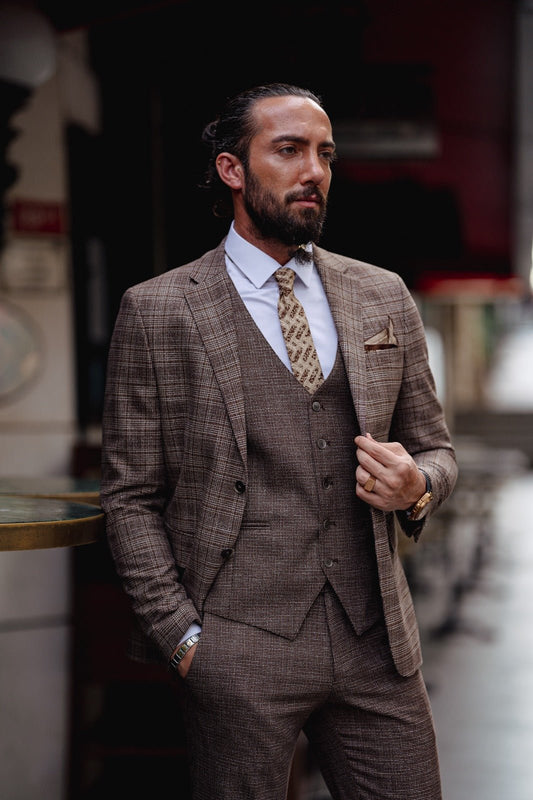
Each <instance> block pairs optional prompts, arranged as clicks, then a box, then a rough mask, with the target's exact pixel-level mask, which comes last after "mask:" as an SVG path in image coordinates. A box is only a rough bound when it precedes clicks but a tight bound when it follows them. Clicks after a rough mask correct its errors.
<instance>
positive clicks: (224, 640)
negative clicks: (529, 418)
mask: <svg viewBox="0 0 533 800" xmlns="http://www.w3.org/2000/svg"><path fill="white" fill-rule="evenodd" d="M313 255H314V261H315V264H316V267H317V269H318V272H319V274H320V278H321V280H322V283H323V286H324V289H325V292H326V295H327V297H328V301H329V304H330V308H331V312H332V316H333V319H334V321H335V325H336V328H337V333H338V341H339V345H338V351H337V358H336V361H335V366H334V368H333V370H332V372H331V374H330V375H329V376H328V378H327V380H326V381H325V383H324V384H323V385H322V386H321V387H320V389H319V390H318V391H317V392H316V393H315V394H314V395H309V394H308V393H307V392H306V391H305V389H303V387H301V386H300V385H299V384H298V383H297V381H296V380H295V378H294V377H293V376H292V375H291V373H290V372H289V371H288V370H287V369H286V368H285V367H284V366H283V364H281V362H280V361H279V359H278V358H277V356H276V355H275V353H274V352H273V351H272V350H271V349H270V347H269V345H268V344H267V343H266V341H265V340H264V339H263V337H262V336H261V333H260V332H259V331H258V329H257V328H256V327H255V324H254V322H253V320H252V319H251V317H249V315H248V313H247V311H246V308H245V307H244V305H243V303H242V301H241V300H240V298H239V296H238V294H237V292H236V291H235V289H234V287H233V286H232V284H231V281H230V279H229V277H228V275H227V272H226V269H225V261H224V242H222V243H221V244H220V245H219V247H218V248H216V249H215V250H213V251H211V252H209V253H206V254H205V255H204V256H202V257H201V258H199V259H198V260H196V261H194V262H192V263H191V264H188V265H186V266H183V267H180V268H178V269H175V270H172V271H169V272H167V273H165V274H164V275H161V276H158V277H156V278H153V279H151V280H149V281H147V282H145V283H143V284H140V285H138V286H136V287H133V288H132V289H130V290H128V291H127V292H126V294H125V296H124V298H123V301H122V305H121V310H120V312H119V315H118V318H117V322H116V326H115V331H114V334H113V341H112V346H111V350H110V356H109V370H108V383H107V387H106V404H105V412H104V447H103V453H104V458H103V477H102V504H103V507H104V510H105V511H106V525H107V533H108V539H109V544H110V547H111V551H112V554H113V557H114V560H115V563H116V565H117V570H118V572H119V574H120V576H121V578H122V580H123V584H124V587H125V589H126V591H127V593H128V594H129V596H130V598H131V600H132V605H133V609H134V611H135V613H136V618H137V620H138V624H139V632H137V633H135V634H134V635H133V637H132V655H133V656H134V657H137V658H140V659H142V660H149V659H150V658H154V657H159V658H161V659H163V660H164V661H165V660H166V661H168V659H169V658H170V656H171V654H172V652H173V651H174V649H175V647H176V645H177V643H178V641H179V640H180V638H181V637H182V635H183V634H184V633H185V631H186V630H187V629H188V627H189V626H190V625H191V623H193V622H199V623H200V624H201V625H202V638H201V640H200V644H199V646H198V649H197V652H196V654H195V658H194V659H193V662H192V667H191V670H190V675H188V677H187V679H186V682H185V683H186V684H187V689H188V711H189V713H188V717H187V720H188V725H189V733H190V741H191V770H192V774H193V782H195V783H196V785H197V786H198V788H197V794H196V795H195V798H198V800H200V798H202V800H203V799H204V798H205V799H206V800H207V798H210V797H213V798H214V797H217V798H226V797H227V798H228V800H229V798H231V797H235V798H237V797H238V798H248V797H249V798H254V800H260V798H265V800H267V798H268V799H269V800H270V799H272V800H274V798H276V800H277V798H278V797H279V798H280V799H281V797H282V796H283V795H282V793H283V786H284V782H286V778H287V773H288V767H289V765H290V756H291V747H292V746H294V743H295V741H296V737H297V735H298V731H299V730H300V729H305V730H306V733H307V734H308V736H309V738H310V739H311V740H312V741H314V742H315V744H316V746H317V751H318V754H319V760H320V763H321V766H322V769H323V772H324V775H325V776H326V778H327V780H328V785H329V786H330V789H331V791H332V793H333V795H334V797H338V798H348V800H355V798H367V797H368V798H369V800H370V798H373V800H375V798H379V797H382V798H389V797H390V798H391V800H392V798H394V800H430V799H431V800H434V798H437V797H439V796H440V795H439V789H438V786H437V784H438V775H437V774H436V773H435V770H433V771H431V770H430V769H429V767H427V766H426V765H427V764H429V763H430V762H431V760H432V756H433V754H434V747H435V744H434V733H433V731H432V727H431V718H430V712H429V709H428V707H427V699H426V697H425V692H424V688H423V684H422V680H421V676H420V672H419V667H420V664H421V653H420V643H419V637H418V628H417V623H416V619H415V615H414V609H413V604H412V599H411V596H410V593H409V588H408V586H407V582H406V579H405V575H404V573H403V569H402V565H401V562H400V559H399V556H398V548H397V535H398V525H397V522H396V521H395V516H394V514H393V513H384V512H381V511H378V510H375V509H373V508H370V507H369V506H367V505H366V504H364V503H362V502H361V501H359V500H358V499H357V497H356V494H355V468H356V465H357V461H356V456H355V445H354V443H353V438H354V436H355V435H357V434H358V433H360V432H363V433H364V432H366V431H369V432H370V433H372V435H373V437H374V438H375V439H377V440H378V441H399V442H401V443H402V444H403V446H404V447H405V449H406V450H407V452H409V453H410V454H411V455H412V456H413V458H414V459H415V461H416V462H417V465H418V466H419V467H420V468H422V469H423V470H424V471H425V472H427V473H428V475H429V476H430V478H431V483H432V490H433V493H434V496H435V501H434V507H435V508H436V507H438V506H439V505H440V503H441V502H442V501H443V500H444V499H446V497H447V496H448V495H449V494H450V492H451V491H452V489H453V485H454V482H455V478H456V466H455V459H454V452H453V448H452V446H451V443H450V438H449V434H448V430H447V427H446V424H445V421H444V417H443V413H442V409H441V406H440V404H439V402H438V400H437V398H436V395H435V387H434V382H433V378H432V375H431V372H430V369H429V366H428V361H427V350H426V344H425V337H424V331H423V326H422V323H421V320H420V317H419V314H418V311H417V309H416V306H415V303H414V302H413V299H412V297H411V295H410V293H409V292H408V290H407V288H406V287H405V285H404V283H403V281H402V280H401V279H400V278H399V277H398V276H397V275H395V274H394V273H391V272H388V271H386V270H383V269H380V268H378V267H374V266H372V265H368V264H364V263H362V262H359V261H355V260H353V259H349V258H346V257H342V256H339V255H335V254H333V253H329V252H327V251H325V250H323V249H321V248H318V247H314V249H313ZM422 527H423V523H422V525H420V526H419V527H418V528H417V529H416V530H415V534H416V535H417V536H418V534H419V533H420V530H421V528H422ZM408 532H409V533H412V532H413V531H412V530H410V531H408ZM402 535H403V534H402ZM381 673H382V674H381ZM341 687H342V688H341ZM337 694H338V698H337V697H336V696H337ZM344 696H346V697H347V698H349V700H348V706H349V708H350V710H349V713H348V714H346V716H345V718H343V712H341V711H339V710H338V709H339V708H340V706H342V703H341V702H340V698H343V697H344ZM399 697H403V698H404V702H405V708H403V710H401V711H398V709H399V707H400V706H401V705H402V702H401V701H399ZM333 698H336V699H335V700H334V699H333ZM413 701H414V702H413ZM343 702H344V701H343ZM413 705H415V706H416V705H419V706H420V708H419V709H418V711H419V714H420V717H419V718H417V719H412V718H411V717H412V716H413V711H412V708H413ZM289 709H290V710H289ZM332 709H335V712H333V710H332ZM414 716H415V717H416V713H415V715H414ZM390 718H394V720H395V721H394V724H393V726H392V727H390V729H387V728H386V726H385V725H384V724H383V720H385V719H390ZM341 719H342V720H343V721H342V723H338V720H341ZM376 720H377V722H376ZM410 725H413V729H415V728H416V726H419V727H418V731H419V734H420V735H419V738H420V739H425V740H426V741H425V742H424V741H422V742H420V747H416V748H415V743H417V736H416V735H413V734H412V732H411V733H409V735H407V733H405V736H403V735H402V732H403V731H404V729H405V730H407V728H408V727H409V726H410ZM354 731H358V733H359V744H358V746H357V747H355V748H352V749H350V748H351V745H350V744H348V745H346V744H345V743H344V744H343V739H346V740H348V741H350V740H351V739H353V738H354V736H353V732H354ZM378 740H379V741H381V746H382V747H383V748H385V750H386V749H387V748H388V749H389V750H390V751H391V752H390V757H389V758H388V759H387V758H385V759H383V754H382V753H376V752H374V751H376V741H378ZM403 742H405V745H404V744H402V743H403ZM370 743H371V744H370ZM426 745H427V747H426ZM402 747H404V748H405V752H403V753H402V755H401V756H400V760H401V761H402V763H404V764H405V763H408V762H409V761H410V760H411V757H412V758H413V759H418V763H419V767H418V769H417V770H416V778H415V779H414V783H413V778H412V775H410V774H409V770H408V769H407V767H405V769H404V768H403V767H399V766H398V763H396V756H397V755H398V754H399V751H400V750H401V749H402ZM415 749H416V752H414V750H415ZM341 754H342V755H341ZM380 758H381V763H383V761H385V763H390V774H389V775H388V776H387V777H386V778H385V779H383V780H381V778H380V779H379V780H378V779H376V777H375V775H374V774H373V773H374V772H375V771H376V764H377V763H378V762H379V759H380ZM230 765H231V766H230ZM333 765H334V766H333ZM402 770H403V772H402ZM354 774H357V777H356V779H354ZM354 780H355V782H354ZM214 781H217V786H216V789H215V788H213V782H214ZM415 784H416V785H415ZM413 786H414V788H413ZM210 787H211V788H210Z"/></svg>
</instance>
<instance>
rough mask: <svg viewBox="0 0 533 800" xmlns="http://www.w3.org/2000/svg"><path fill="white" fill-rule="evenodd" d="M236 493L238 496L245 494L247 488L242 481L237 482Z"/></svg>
mask: <svg viewBox="0 0 533 800" xmlns="http://www.w3.org/2000/svg"><path fill="white" fill-rule="evenodd" d="M235 491H236V492H237V494H244V492H245V491H246V486H245V484H244V483H243V482H242V481H235Z"/></svg>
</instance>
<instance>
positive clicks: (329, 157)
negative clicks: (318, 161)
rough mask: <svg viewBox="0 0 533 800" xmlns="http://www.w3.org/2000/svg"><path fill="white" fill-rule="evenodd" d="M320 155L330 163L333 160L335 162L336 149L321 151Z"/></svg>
mask: <svg viewBox="0 0 533 800" xmlns="http://www.w3.org/2000/svg"><path fill="white" fill-rule="evenodd" d="M320 156H321V158H323V159H324V160H325V161H329V163H330V164H333V162H334V161H335V159H336V155H335V153H334V151H333V150H324V152H323V153H320Z"/></svg>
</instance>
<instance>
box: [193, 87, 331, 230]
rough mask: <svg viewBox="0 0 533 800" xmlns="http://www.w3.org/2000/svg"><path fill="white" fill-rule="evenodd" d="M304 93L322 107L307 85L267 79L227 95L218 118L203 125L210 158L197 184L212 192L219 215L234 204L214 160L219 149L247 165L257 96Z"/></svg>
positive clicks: (231, 211) (215, 212)
mask: <svg viewBox="0 0 533 800" xmlns="http://www.w3.org/2000/svg"><path fill="white" fill-rule="evenodd" d="M287 96H292V97H306V98H308V99H310V100H313V101H314V102H315V103H317V105H319V106H320V108H323V104H322V99H321V98H320V97H319V96H318V95H317V94H315V93H314V92H312V91H311V90H310V89H304V88H302V87H300V86H293V85H291V84H289V83H267V84H263V85H261V86H255V87H254V88H252V89H246V90H245V91H243V92H240V94H238V95H235V97H232V98H229V99H228V100H227V102H226V105H225V106H224V108H223V110H222V111H221V113H220V114H219V116H218V117H217V119H215V120H213V122H210V123H209V124H208V125H206V126H205V128H204V131H203V133H202V141H203V142H204V144H205V145H207V146H208V147H209V148H210V151H211V153H210V158H209V162H208V165H207V169H206V171H205V174H204V180H203V182H202V183H201V184H200V187H201V188H203V189H209V190H210V191H211V192H212V193H213V206H212V208H213V213H214V214H215V216H218V217H226V216H231V215H232V214H233V206H232V203H231V192H230V189H229V187H228V186H226V184H225V183H224V182H223V181H222V180H220V177H219V174H218V171H217V168H216V160H217V157H218V155H219V154H220V153H224V152H227V153H232V154H233V155H235V156H237V158H238V159H239V160H240V161H241V162H242V164H243V165H244V166H245V167H246V166H247V165H248V154H249V149H250V142H251V141H252V139H253V137H254V136H255V134H256V132H257V127H256V123H255V119H254V115H253V108H254V106H255V104H256V103H257V102H258V101H259V100H265V99H266V98H269V97H287Z"/></svg>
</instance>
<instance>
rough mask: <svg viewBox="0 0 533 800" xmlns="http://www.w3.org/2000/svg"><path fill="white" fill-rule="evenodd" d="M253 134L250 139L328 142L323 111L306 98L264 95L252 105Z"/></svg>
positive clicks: (328, 126)
mask: <svg viewBox="0 0 533 800" xmlns="http://www.w3.org/2000/svg"><path fill="white" fill-rule="evenodd" d="M253 113H254V117H255V121H256V123H257V133H256V136H255V137H254V138H257V137H261V138H268V139H273V138H278V137H280V136H286V137H287V138H291V137H300V138H305V139H313V140H317V141H321V142H326V141H330V142H331V141H332V132H331V123H330V121H329V117H328V115H327V114H326V112H325V111H324V110H323V109H322V108H320V106H319V105H318V104H317V103H315V101H314V100H311V98H309V97H293V96H292V95H289V96H286V97H266V98H264V99H262V100H258V101H257V103H256V104H255V106H254V110H253Z"/></svg>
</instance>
